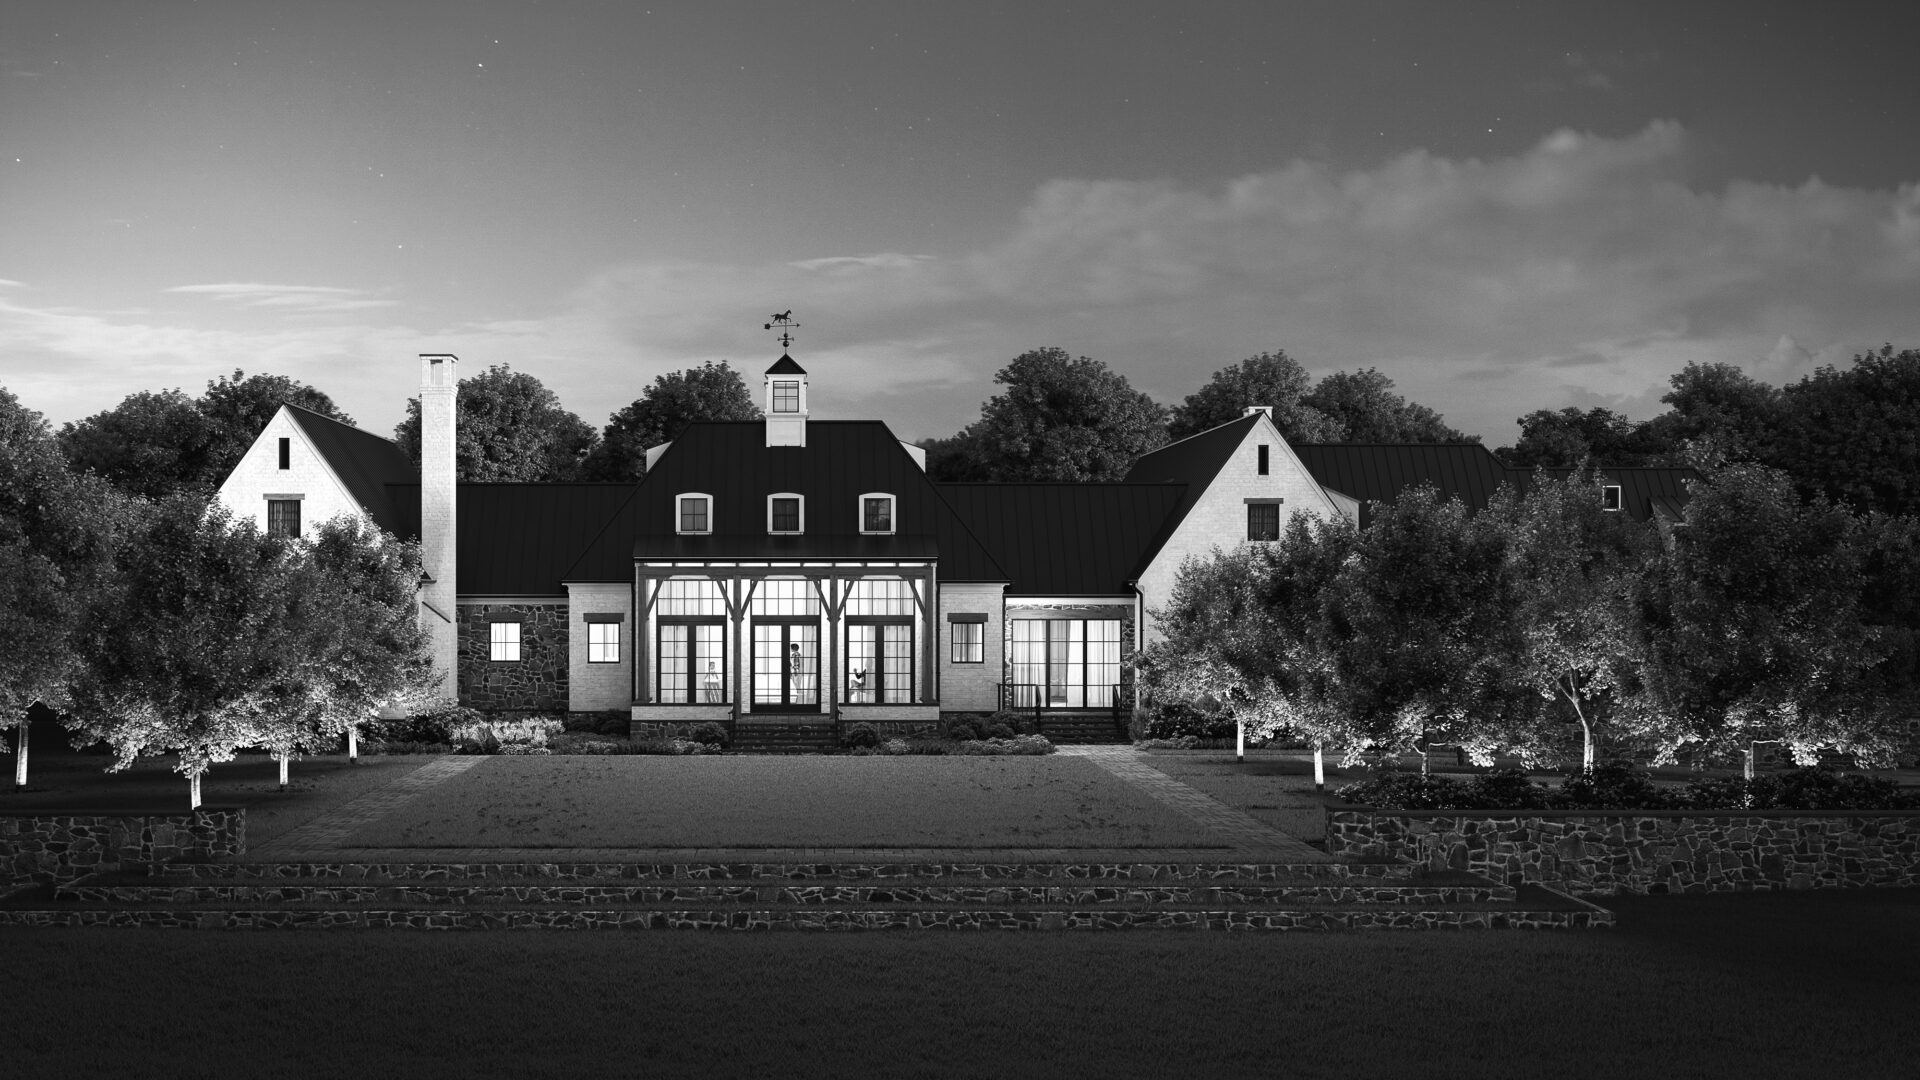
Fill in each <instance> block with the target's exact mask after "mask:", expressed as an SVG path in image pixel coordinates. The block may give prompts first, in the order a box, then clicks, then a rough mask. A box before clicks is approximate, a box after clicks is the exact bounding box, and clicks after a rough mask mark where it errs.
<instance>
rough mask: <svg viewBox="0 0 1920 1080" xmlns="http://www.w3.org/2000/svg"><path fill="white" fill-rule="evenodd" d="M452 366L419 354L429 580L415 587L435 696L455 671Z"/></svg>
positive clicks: (448, 686) (423, 532)
mask: <svg viewBox="0 0 1920 1080" xmlns="http://www.w3.org/2000/svg"><path fill="white" fill-rule="evenodd" d="M436 361H437V362H436ZM457 366H458V361H457V360H455V359H454V358H453V357H451V356H439V357H425V356H423V357H421V358H420V568H421V569H422V570H424V571H425V572H426V573H427V575H428V576H429V577H431V578H432V579H433V580H432V582H430V583H428V584H424V585H422V586H421V589H420V599H421V600H422V602H423V603H424V604H425V605H427V606H429V607H430V608H431V610H427V611H422V613H421V616H420V618H421V621H422V622H423V623H424V624H425V625H426V627H427V632H428V633H429V634H430V635H431V636H432V638H433V670H434V671H435V672H438V673H442V674H443V681H442V682H441V684H440V696H441V697H443V698H446V699H449V700H458V698H459V688H458V686H457V685H456V679H457V675H456V674H455V673H456V672H458V671H459V670H460V635H459V627H458V626H456V625H455V624H454V623H452V622H449V621H447V620H448V619H455V618H458V615H457V614H456V612H455V606H456V604H457V603H458V600H457V598H458V596H459V582H458V581H457V580H456V579H455V577H454V570H455V567H456V563H455V550H456V545H455V536H456V535H457V534H456V533H455V522H456V520H457V518H458V510H457V507H456V506H455V495H456V493H457V491H458V488H457V487H456V483H455V475H456V473H455V464H454V386H455V384H456V379H457V375H458V372H457ZM434 612H439V613H440V614H439V615H436V614H434ZM441 615H444V616H445V618H442V617H440V616H441Z"/></svg>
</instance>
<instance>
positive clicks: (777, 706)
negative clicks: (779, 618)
mask: <svg viewBox="0 0 1920 1080" xmlns="http://www.w3.org/2000/svg"><path fill="white" fill-rule="evenodd" d="M819 705H820V627H819V625H818V624H817V623H812V622H807V623H768V622H755V623H754V624H753V707H754V709H755V710H756V711H759V712H779V711H782V710H790V711H795V712H813V711H815V710H816V709H818V708H819Z"/></svg>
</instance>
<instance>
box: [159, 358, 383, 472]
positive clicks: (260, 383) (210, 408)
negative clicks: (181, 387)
mask: <svg viewBox="0 0 1920 1080" xmlns="http://www.w3.org/2000/svg"><path fill="white" fill-rule="evenodd" d="M196 404H197V405H198V406H199V408H200V413H201V415H203V416H205V417H206V418H207V420H208V422H209V423H210V424H211V425H212V429H213V434H212V439H211V441H210V442H209V445H208V450H207V468H208V472H209V478H210V479H211V481H212V483H213V484H214V485H215V486H218V485H219V484H220V482H221V481H223V480H225V479H226V478H227V474H228V473H230V472H232V471H233V467H234V466H235V465H238V464H239V463H240V458H241V457H242V456H243V455H245V454H246V452H247V448H248V447H250V446H252V445H253V440H255V439H256V438H259V436H260V432H262V431H263V430H265V429H266V426H267V421H269V420H271V419H273V414H274V413H277V412H279V411H280V406H281V405H282V404H290V405H298V406H300V407H302V408H305V409H311V410H313V411H314V412H317V413H319V414H320V415H322V416H326V417H330V418H332V419H334V420H338V421H340V422H341V423H343V424H351V423H353V417H351V416H348V415H347V414H346V413H344V412H341V411H340V409H339V407H338V406H336V405H334V403H333V399H332V398H330V397H328V396H327V395H325V394H323V393H321V392H320V391H318V390H315V389H314V388H313V387H311V386H308V385H307V384H306V383H303V382H300V381H299V380H297V379H289V378H287V377H286V376H285V375H265V374H261V375H249V374H247V373H246V372H244V371H241V370H240V369H238V368H235V369H234V372H233V375H232V376H226V375H222V376H221V377H220V378H218V379H213V380H209V381H208V382H207V392H206V393H204V394H201V395H200V399H199V401H197V402H196Z"/></svg>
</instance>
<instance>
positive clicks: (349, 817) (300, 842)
mask: <svg viewBox="0 0 1920 1080" xmlns="http://www.w3.org/2000/svg"><path fill="white" fill-rule="evenodd" d="M486 760H487V759H486V758H484V757H443V758H440V759H439V760H437V761H432V762H429V763H427V764H425V765H422V766H420V767H419V768H417V769H415V770H413V771H412V772H410V773H408V774H407V775H405V776H403V777H401V778H400V779H398V780H395V781H394V782H393V783H391V784H388V785H386V786H385V787H382V788H379V789H377V790H374V791H369V792H367V793H366V794H365V795H362V796H360V797H359V798H357V799H353V800H351V801H349V802H346V803H343V804H341V805H340V806H339V807H338V808H336V809H334V810H331V811H329V812H328V813H327V814H326V815H325V816H323V817H319V818H316V819H314V820H313V821H309V822H307V823H306V824H305V825H302V826H300V827H299V828H297V829H291V830H289V831H287V832H286V833H284V834H282V835H281V836H279V837H276V838H275V839H273V840H271V841H269V842H268V843H265V844H262V845H261V846H260V847H258V848H256V849H254V850H253V851H252V852H250V853H249V854H257V855H261V856H272V855H275V854H278V853H282V852H291V851H312V850H319V849H326V848H337V847H340V846H342V845H343V844H344V843H345V842H346V839H347V837H348V836H349V835H351V834H352V833H353V831H354V830H356V829H358V828H360V827H361V826H362V825H368V824H371V823H372V822H374V821H375V820H377V819H379V818H380V817H382V816H383V815H385V814H388V813H391V812H392V810H393V808H394V807H396V806H399V805H400V804H401V803H403V802H406V801H407V800H408V799H411V798H413V797H414V796H415V795H418V794H420V793H421V792H423V791H425V790H427V789H428V788H430V787H433V786H434V785H435V784H440V783H444V782H446V781H448V780H451V779H453V778H454V777H456V776H459V775H460V774H461V773H463V772H466V771H467V770H468V769H471V768H473V767H474V766H475V765H479V764H481V763H482V762H484V761H486Z"/></svg>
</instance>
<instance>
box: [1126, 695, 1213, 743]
mask: <svg viewBox="0 0 1920 1080" xmlns="http://www.w3.org/2000/svg"><path fill="white" fill-rule="evenodd" d="M1233 732H1234V722H1233V718H1232V717H1231V716H1210V715H1208V714H1206V713H1203V712H1201V711H1200V710H1198V709H1196V708H1194V707H1193V706H1191V705H1188V704H1185V703H1184V702H1178V701H1166V702H1155V703H1154V704H1153V705H1152V706H1151V707H1150V708H1149V709H1148V710H1147V723H1146V727H1145V728H1144V729H1143V730H1142V732H1141V734H1142V736H1143V737H1145V738H1148V739H1177V738H1179V737H1180V736H1182V735H1191V736H1193V737H1194V738H1196V739H1231V738H1233Z"/></svg>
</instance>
